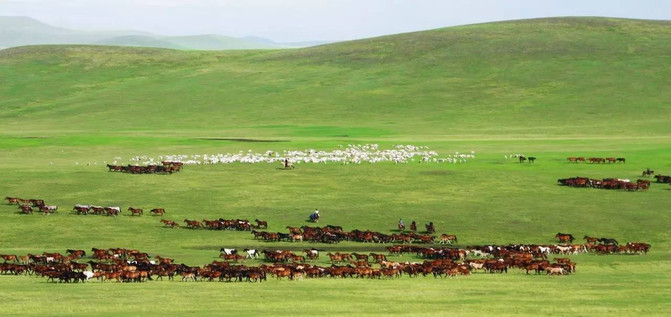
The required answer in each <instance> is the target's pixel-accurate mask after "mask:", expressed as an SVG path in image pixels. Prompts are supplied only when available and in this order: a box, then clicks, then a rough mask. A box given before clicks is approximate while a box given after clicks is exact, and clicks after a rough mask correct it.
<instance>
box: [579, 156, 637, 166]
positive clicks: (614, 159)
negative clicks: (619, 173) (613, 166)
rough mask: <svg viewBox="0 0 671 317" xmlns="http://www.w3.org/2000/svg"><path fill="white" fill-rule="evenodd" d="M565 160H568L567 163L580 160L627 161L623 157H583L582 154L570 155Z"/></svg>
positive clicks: (599, 162) (594, 161) (593, 162)
mask: <svg viewBox="0 0 671 317" xmlns="http://www.w3.org/2000/svg"><path fill="white" fill-rule="evenodd" d="M566 160H567V161H569V163H580V162H583V163H586V162H589V163H592V164H601V163H626V162H627V159H625V158H624V157H606V158H604V157H590V158H587V159H585V157H583V156H578V157H576V156H571V157H567V158H566Z"/></svg>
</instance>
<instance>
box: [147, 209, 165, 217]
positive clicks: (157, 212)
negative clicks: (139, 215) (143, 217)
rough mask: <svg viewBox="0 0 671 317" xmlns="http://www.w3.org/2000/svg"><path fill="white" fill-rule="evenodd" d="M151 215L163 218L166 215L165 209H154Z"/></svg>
mask: <svg viewBox="0 0 671 317" xmlns="http://www.w3.org/2000/svg"><path fill="white" fill-rule="evenodd" d="M149 213H150V214H153V215H160V216H163V214H165V209H163V208H154V209H152V210H151V211H149Z"/></svg>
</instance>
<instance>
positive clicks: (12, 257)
mask: <svg viewBox="0 0 671 317" xmlns="http://www.w3.org/2000/svg"><path fill="white" fill-rule="evenodd" d="M0 258H2V259H3V260H4V261H5V262H7V261H14V262H16V261H17V257H16V255H13V254H0Z"/></svg>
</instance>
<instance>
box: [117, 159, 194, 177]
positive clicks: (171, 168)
mask: <svg viewBox="0 0 671 317" xmlns="http://www.w3.org/2000/svg"><path fill="white" fill-rule="evenodd" d="M161 164H162V165H146V166H141V165H110V164H107V168H108V169H109V171H110V172H122V173H130V174H172V173H176V172H179V171H180V170H181V169H182V166H183V165H184V164H183V163H182V162H172V161H163V162H161Z"/></svg>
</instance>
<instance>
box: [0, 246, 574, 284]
mask: <svg viewBox="0 0 671 317" xmlns="http://www.w3.org/2000/svg"><path fill="white" fill-rule="evenodd" d="M398 247H400V248H408V249H412V250H414V251H417V252H418V254H421V257H423V258H424V259H425V260H424V261H423V262H413V263H410V262H394V261H389V260H388V259H387V256H386V255H385V254H381V253H370V254H359V253H339V252H336V253H333V254H332V253H328V254H327V255H328V256H329V258H330V262H331V266H319V265H313V264H308V263H305V262H306V258H307V259H308V260H317V259H318V258H319V250H317V249H307V250H304V252H305V256H303V255H296V254H294V253H293V252H291V251H286V250H263V251H262V254H263V255H264V259H265V261H266V262H271V263H272V264H270V265H267V264H260V265H258V266H247V265H234V264H232V263H231V262H228V261H217V260H215V261H212V262H211V263H210V264H207V265H205V266H203V267H200V266H188V265H185V264H175V263H174V260H173V259H171V258H168V257H161V256H159V255H156V256H154V257H150V256H149V255H148V254H147V253H146V252H140V251H139V250H130V249H123V248H110V249H96V248H93V249H91V252H92V254H91V258H92V259H95V261H94V260H89V261H86V262H82V261H83V260H82V257H84V256H86V252H85V251H84V250H67V251H66V254H65V255H62V254H60V253H42V254H39V255H34V254H29V255H26V256H20V257H18V256H15V255H0V257H2V258H3V259H4V260H5V262H4V263H2V264H0V274H14V275H20V274H25V275H36V276H41V277H45V278H47V282H49V281H53V282H63V283H78V282H85V281H88V280H91V279H97V280H98V281H99V282H104V281H110V280H112V281H117V282H144V281H149V280H155V279H156V280H158V279H160V280H163V278H164V277H167V278H168V279H169V280H173V279H174V278H175V277H177V278H180V277H181V280H182V281H183V282H188V281H197V280H201V281H214V280H218V281H240V282H241V281H249V282H257V281H265V280H267V275H271V276H272V277H275V278H277V279H278V280H281V279H283V278H285V277H286V278H288V279H290V280H294V279H303V278H320V277H331V278H370V279H373V278H377V279H381V278H398V277H401V276H402V275H407V276H409V277H417V276H419V275H420V274H421V275H422V276H434V277H435V278H437V277H456V276H457V275H471V274H472V273H474V272H477V271H478V270H483V271H484V272H489V273H507V272H508V269H509V268H514V267H518V268H520V269H521V270H525V269H526V270H527V274H528V273H529V270H530V269H534V270H536V272H537V273H540V272H542V271H545V272H547V274H548V275H564V274H568V273H571V272H575V263H572V262H570V260H568V259H556V263H550V262H549V261H547V259H535V258H534V257H533V256H532V255H531V254H529V253H525V252H523V251H515V252H512V251H510V252H508V253H507V254H505V255H504V256H502V257H500V258H482V259H470V260H466V259H465V253H466V250H462V249H449V248H445V249H441V250H443V251H446V250H449V251H450V252H449V253H445V254H451V255H450V256H445V257H441V258H438V257H436V256H427V254H429V253H431V252H428V251H427V250H431V249H429V248H419V247H416V246H405V245H403V246H398ZM222 250H227V252H225V253H223V254H227V255H228V254H230V255H236V258H240V257H245V258H247V257H250V258H254V256H253V254H257V252H256V251H255V250H247V249H246V250H245V251H246V252H247V254H248V256H243V255H238V254H237V252H233V251H232V249H222ZM252 252H253V253H252ZM436 253H437V252H433V253H432V254H433V255H435V254H436ZM223 254H222V255H223ZM390 255H392V253H390ZM257 256H258V255H257ZM226 260H232V261H237V260H235V259H234V258H230V259H226ZM10 262H12V263H10ZM374 265H375V266H377V267H374ZM89 266H90V267H91V269H90V270H89ZM530 266H531V268H530Z"/></svg>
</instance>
